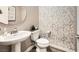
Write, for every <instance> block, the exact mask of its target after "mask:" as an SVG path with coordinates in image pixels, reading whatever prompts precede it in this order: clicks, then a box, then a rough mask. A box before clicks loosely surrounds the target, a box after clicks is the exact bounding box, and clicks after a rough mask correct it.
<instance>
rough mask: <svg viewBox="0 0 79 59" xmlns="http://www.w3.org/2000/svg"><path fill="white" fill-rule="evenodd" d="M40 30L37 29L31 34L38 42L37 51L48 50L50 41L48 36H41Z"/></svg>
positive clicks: (33, 39) (36, 42)
mask: <svg viewBox="0 0 79 59" xmlns="http://www.w3.org/2000/svg"><path fill="white" fill-rule="evenodd" d="M39 31H40V30H35V31H33V32H32V34H31V39H32V41H34V42H35V44H36V52H47V47H48V46H49V41H48V40H47V39H46V38H39Z"/></svg>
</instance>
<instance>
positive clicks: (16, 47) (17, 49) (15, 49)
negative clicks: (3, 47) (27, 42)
mask: <svg viewBox="0 0 79 59" xmlns="http://www.w3.org/2000/svg"><path fill="white" fill-rule="evenodd" d="M12 52H21V43H16V44H13V45H12Z"/></svg>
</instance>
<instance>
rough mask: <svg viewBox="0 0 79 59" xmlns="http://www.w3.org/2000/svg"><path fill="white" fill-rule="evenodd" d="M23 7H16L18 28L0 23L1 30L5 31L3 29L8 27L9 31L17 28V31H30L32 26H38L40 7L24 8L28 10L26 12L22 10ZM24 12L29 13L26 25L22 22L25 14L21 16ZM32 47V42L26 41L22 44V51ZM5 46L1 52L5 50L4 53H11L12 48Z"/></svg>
mask: <svg viewBox="0 0 79 59" xmlns="http://www.w3.org/2000/svg"><path fill="white" fill-rule="evenodd" d="M21 8H22V7H16V22H15V24H16V23H17V24H18V26H16V25H15V26H12V25H7V26H6V25H3V24H2V23H0V28H1V29H2V30H3V28H4V27H5V26H6V27H7V31H10V30H12V29H13V28H14V27H17V30H30V28H31V26H32V25H35V26H36V25H38V23H39V18H38V15H39V14H38V7H33V6H32V7H31V6H27V7H23V8H24V9H25V8H26V11H25V10H24V9H21ZM22 10H23V13H25V12H26V13H27V18H26V19H25V21H24V23H22V20H23V18H24V16H25V14H21V12H22ZM30 45H31V42H30V40H26V41H24V42H22V51H24V50H25V49H26V48H27V47H28V46H30ZM2 47H3V46H1V47H0V51H2V50H3V49H4V48H5V49H4V51H10V50H11V48H10V46H6V47H5V46H4V47H3V48H2Z"/></svg>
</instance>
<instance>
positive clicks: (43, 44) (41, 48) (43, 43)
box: [36, 38, 49, 52]
mask: <svg viewBox="0 0 79 59" xmlns="http://www.w3.org/2000/svg"><path fill="white" fill-rule="evenodd" d="M36 43H37V46H38V47H37V49H36V51H37V52H46V51H47V47H48V46H49V41H48V40H47V39H45V38H40V39H38V40H36Z"/></svg>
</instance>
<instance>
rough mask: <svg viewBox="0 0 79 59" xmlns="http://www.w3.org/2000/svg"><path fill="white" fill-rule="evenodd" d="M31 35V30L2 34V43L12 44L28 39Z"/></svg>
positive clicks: (0, 42) (0, 39)
mask: <svg viewBox="0 0 79 59" xmlns="http://www.w3.org/2000/svg"><path fill="white" fill-rule="evenodd" d="M30 35H31V32H30V31H18V32H17V33H14V34H9V35H1V36H0V45H12V44H16V43H19V42H22V41H24V40H26V39H27V38H28V37H29V36H30Z"/></svg>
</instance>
